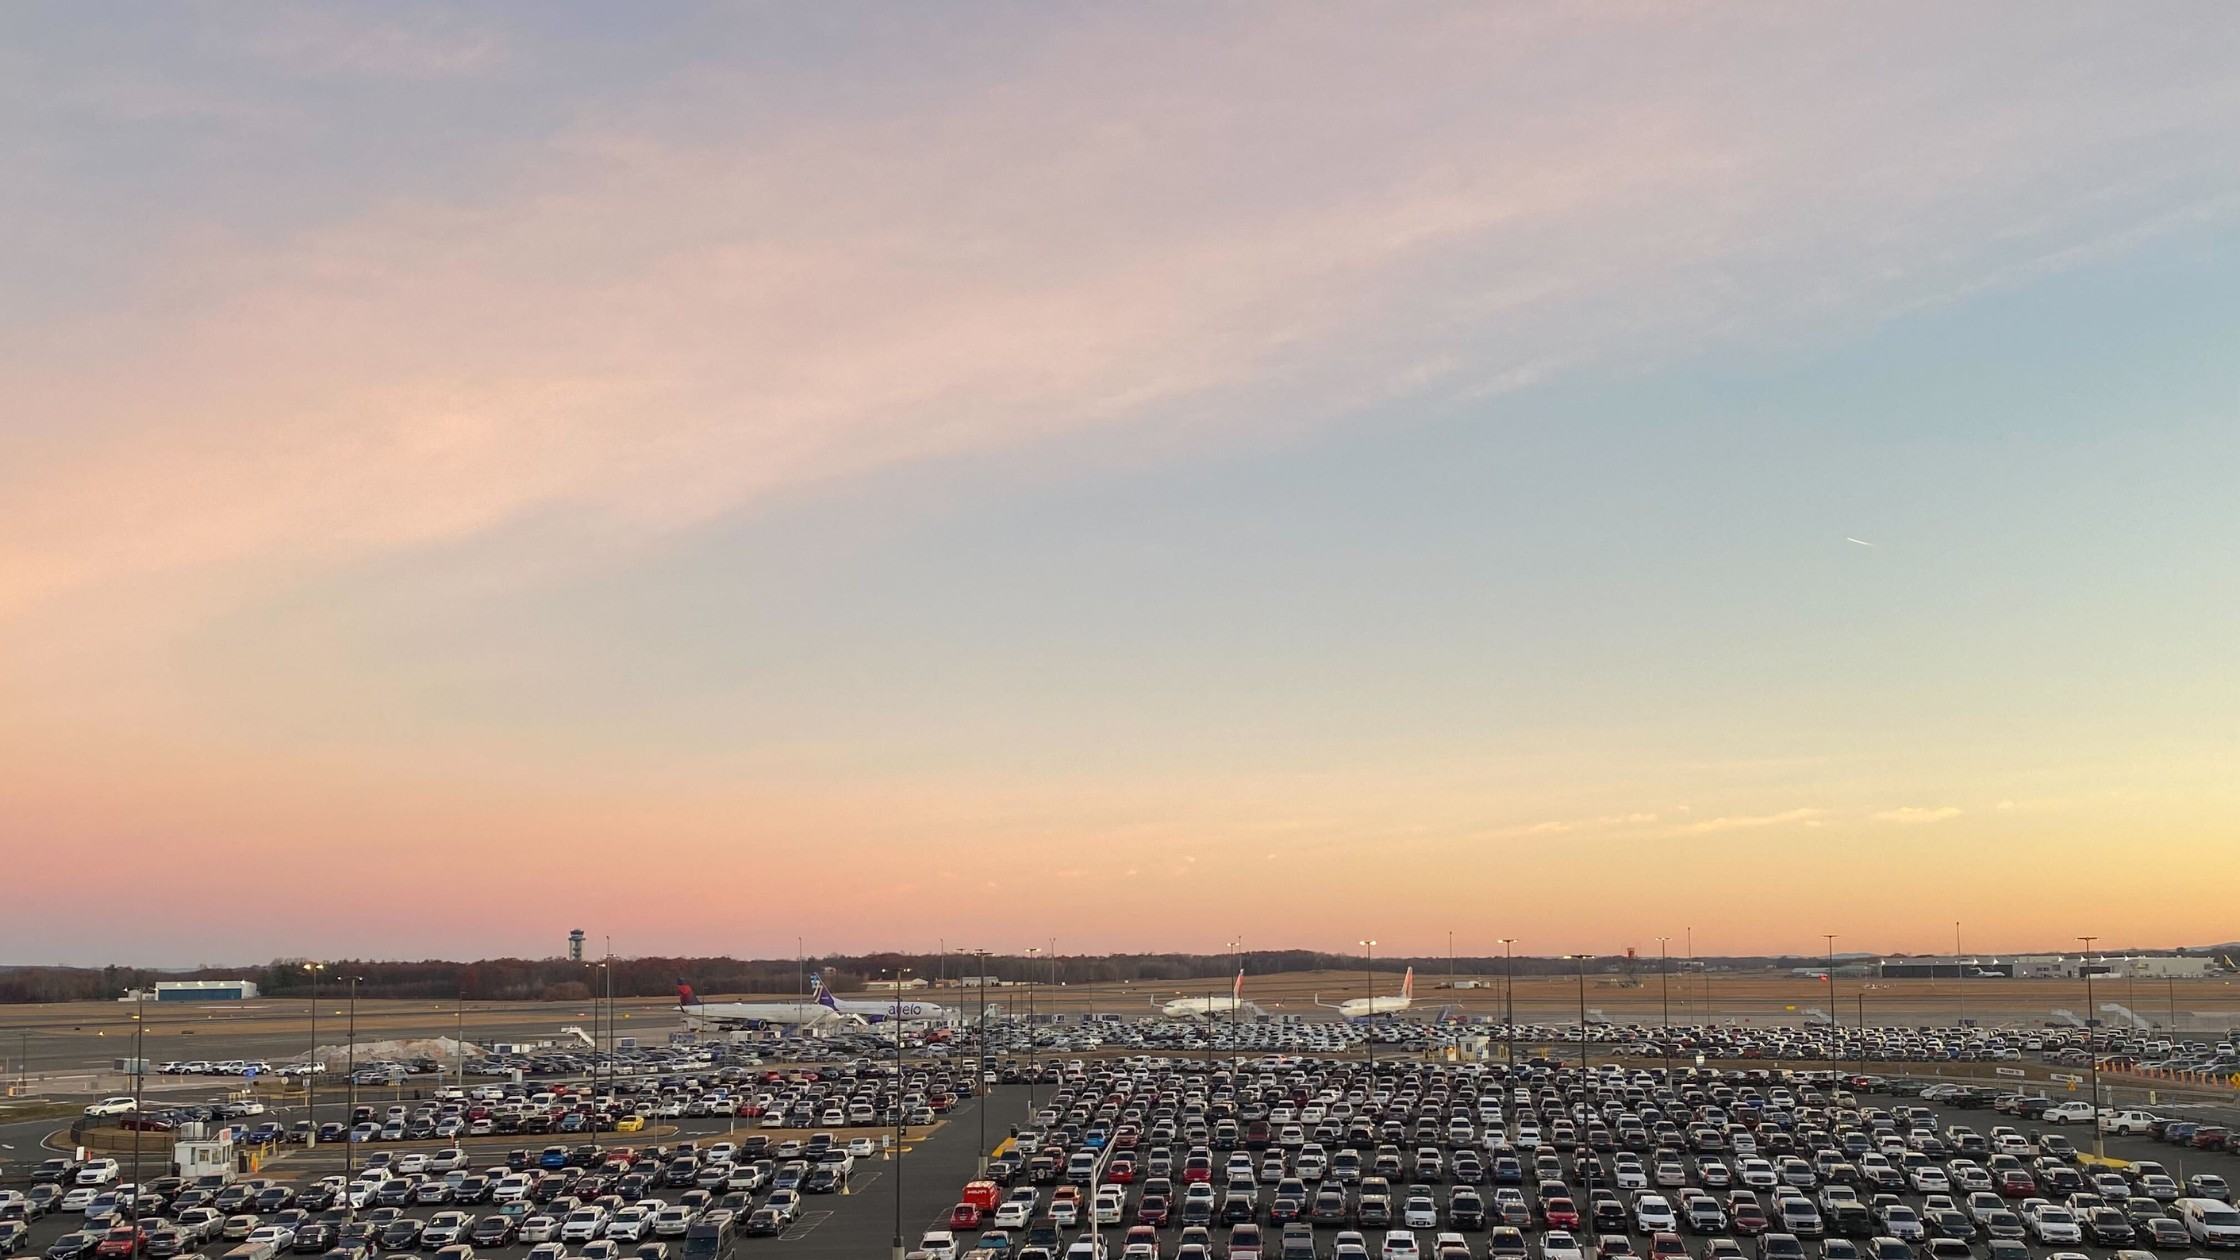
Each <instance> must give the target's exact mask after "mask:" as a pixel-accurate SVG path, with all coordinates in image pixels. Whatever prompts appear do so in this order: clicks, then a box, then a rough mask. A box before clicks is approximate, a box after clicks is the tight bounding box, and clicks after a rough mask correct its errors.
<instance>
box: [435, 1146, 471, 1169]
mask: <svg viewBox="0 0 2240 1260" xmlns="http://www.w3.org/2000/svg"><path fill="white" fill-rule="evenodd" d="M466 1166H467V1153H466V1152H465V1151H462V1150H460V1149H459V1148H458V1147H456V1146H454V1147H451V1148H450V1149H448V1150H441V1151H437V1152H436V1153H435V1154H433V1155H430V1156H429V1157H428V1171H429V1172H455V1171H457V1170H459V1169H461V1168H465V1167H466Z"/></svg>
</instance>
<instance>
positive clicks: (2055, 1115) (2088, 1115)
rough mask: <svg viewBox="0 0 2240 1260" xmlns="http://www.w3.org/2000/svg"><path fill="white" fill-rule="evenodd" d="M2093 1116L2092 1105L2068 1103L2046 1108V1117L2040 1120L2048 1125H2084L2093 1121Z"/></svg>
mask: <svg viewBox="0 0 2240 1260" xmlns="http://www.w3.org/2000/svg"><path fill="white" fill-rule="evenodd" d="M2092 1116H2093V1110H2092V1104H2091V1103H2085V1102H2068V1103H2060V1104H2057V1105H2055V1106H2052V1107H2048V1108H2046V1113H2045V1115H2044V1116H2042V1117H2040V1119H2042V1120H2044V1121H2045V1122H2046V1123H2047V1124H2083V1123H2085V1122H2086V1121H2089V1120H2091V1119H2092Z"/></svg>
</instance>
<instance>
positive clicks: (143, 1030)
mask: <svg viewBox="0 0 2240 1260" xmlns="http://www.w3.org/2000/svg"><path fill="white" fill-rule="evenodd" d="M147 1029H148V990H147V987H146V986H145V985H142V986H141V987H140V988H137V989H135V990H134V991H133V1000H132V1196H133V1198H135V1199H137V1198H139V1197H140V1195H141V1194H142V1193H144V1188H143V1187H142V1186H141V1184H140V1134H141V1133H142V1132H143V1131H145V1130H146V1128H147V1123H146V1121H145V1120H144V1119H142V1116H141V1112H140V1106H141V1103H140V1093H141V1091H142V1090H143V1089H145V1088H146V1087H147V1084H148V1061H147V1059H146V1058H144V1057H142V1056H144V1055H145V1054H146V1053H147V1052H146V1050H145V1049H143V1046H144V1043H145V1040H146V1036H147ZM134 1215H138V1213H134Z"/></svg>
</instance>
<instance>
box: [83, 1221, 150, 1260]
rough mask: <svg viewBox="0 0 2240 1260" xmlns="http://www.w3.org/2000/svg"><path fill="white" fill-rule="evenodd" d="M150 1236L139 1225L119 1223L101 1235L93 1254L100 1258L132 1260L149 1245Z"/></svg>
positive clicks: (102, 1259) (103, 1259) (94, 1246)
mask: <svg viewBox="0 0 2240 1260" xmlns="http://www.w3.org/2000/svg"><path fill="white" fill-rule="evenodd" d="M147 1244H148V1236H147V1234H145V1233H143V1232H142V1231H141V1229H140V1227H139V1226H137V1225H119V1226H117V1227H116V1228H115V1229H112V1230H110V1231H109V1232H108V1233H106V1234H103V1235H102V1236H101V1241H100V1242H97V1243H95V1244H94V1245H93V1254H94V1255H95V1256H97V1257H99V1258H100V1260H131V1257H133V1256H136V1255H138V1254H140V1249H141V1248H142V1247H145V1246H147Z"/></svg>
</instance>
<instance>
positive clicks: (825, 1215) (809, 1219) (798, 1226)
mask: <svg viewBox="0 0 2240 1260" xmlns="http://www.w3.org/2000/svg"><path fill="white" fill-rule="evenodd" d="M831 1219H832V1210H831V1209H830V1208H826V1209H823V1210H820V1211H816V1212H803V1213H802V1214H801V1215H800V1216H798V1217H796V1218H794V1222H793V1225H792V1226H791V1227H790V1228H788V1229H787V1230H786V1232H785V1233H783V1234H780V1235H778V1241H779V1242H798V1241H800V1240H801V1239H803V1238H807V1237H808V1236H809V1234H810V1233H811V1232H812V1231H814V1230H815V1229H816V1227H817V1226H819V1225H822V1224H824V1223H825V1222H826V1221H829V1220H831Z"/></svg>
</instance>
